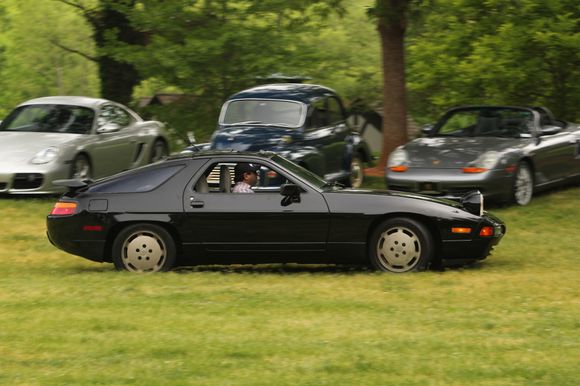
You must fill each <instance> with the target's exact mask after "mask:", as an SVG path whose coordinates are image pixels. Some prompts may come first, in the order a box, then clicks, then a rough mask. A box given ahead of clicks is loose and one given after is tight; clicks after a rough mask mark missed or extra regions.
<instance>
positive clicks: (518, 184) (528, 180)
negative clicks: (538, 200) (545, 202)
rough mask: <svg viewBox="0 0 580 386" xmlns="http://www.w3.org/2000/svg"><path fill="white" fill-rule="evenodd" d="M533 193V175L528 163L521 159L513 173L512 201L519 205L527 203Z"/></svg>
mask: <svg viewBox="0 0 580 386" xmlns="http://www.w3.org/2000/svg"><path fill="white" fill-rule="evenodd" d="M533 195H534V175H533V173H532V168H531V167H530V165H529V164H528V163H527V162H525V161H522V162H520V163H519V164H518V168H517V169H516V172H515V174H514V181H513V186H512V201H513V202H514V203H515V204H517V205H520V206H524V205H528V204H529V203H530V201H531V200H532V196H533Z"/></svg>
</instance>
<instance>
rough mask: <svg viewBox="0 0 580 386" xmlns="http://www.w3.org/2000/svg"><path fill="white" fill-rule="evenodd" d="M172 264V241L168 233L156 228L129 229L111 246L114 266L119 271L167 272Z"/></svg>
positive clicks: (131, 226) (142, 226) (173, 245)
mask: <svg viewBox="0 0 580 386" xmlns="http://www.w3.org/2000/svg"><path fill="white" fill-rule="evenodd" d="M175 260H176V249H175V241H174V240H173V237H171V234H169V232H167V231H166V230H165V229H164V228H162V227H160V226H158V225H154V224H134V225H130V226H128V227H126V228H124V229H123V230H122V231H121V232H120V233H119V235H118V236H117V238H116V239H115V242H114V243H113V263H115V267H116V268H117V269H119V270H127V271H131V272H160V271H169V270H170V269H171V268H173V266H174V265H175Z"/></svg>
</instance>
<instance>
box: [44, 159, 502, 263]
mask: <svg viewBox="0 0 580 386" xmlns="http://www.w3.org/2000/svg"><path fill="white" fill-rule="evenodd" d="M241 163H244V164H245V170H251V172H250V171H248V172H247V173H250V174H251V173H256V177H254V178H255V180H257V183H256V184H255V186H254V187H253V188H252V191H253V194H241V193H232V177H231V171H232V169H235V168H236V165H238V164H241ZM248 164H249V165H248ZM250 166H251V167H250ZM215 176H218V178H217V181H219V183H212V182H213V181H216V178H215ZM59 183H60V184H62V185H65V186H68V187H69V192H68V193H66V194H65V195H64V196H63V197H62V198H61V199H60V200H59V201H58V202H57V203H56V204H55V206H54V208H53V210H52V212H51V213H50V215H48V218H47V227H48V237H49V238H50V240H51V242H52V243H53V244H54V245H56V246H57V247H58V248H60V249H62V250H64V251H67V252H69V253H72V254H75V255H79V256H82V257H85V258H87V259H89V260H94V261H98V262H113V263H114V264H115V266H116V267H117V268H118V269H126V270H129V271H166V270H169V269H171V268H172V267H174V266H177V265H198V264H224V263H271V262H299V263H360V264H365V263H369V262H370V263H371V264H372V266H373V267H374V268H375V269H377V270H381V271H391V272H407V271H417V270H422V269H425V268H427V267H428V266H429V265H430V264H433V263H439V262H440V261H441V259H471V260H477V259H485V258H486V257H487V255H488V254H489V253H490V252H491V249H492V247H493V246H494V245H496V244H497V243H498V242H499V240H500V239H501V237H502V236H503V235H504V233H505V225H504V224H503V223H502V221H501V220H499V219H497V218H496V217H494V216H492V215H490V214H487V213H485V212H484V211H483V201H482V196H481V194H480V193H479V192H473V193H470V194H468V195H466V196H465V197H464V199H463V200H462V202H461V203H458V202H453V201H447V200H442V199H436V198H431V197H427V196H421V195H417V194H411V193H401V192H389V191H372V190H350V189H342V188H340V187H339V186H336V185H334V184H329V183H327V182H325V181H324V180H322V179H321V178H320V177H318V176H316V175H315V174H313V173H311V172H309V171H308V170H306V169H304V168H302V167H300V166H298V165H296V164H294V163H292V162H290V161H288V160H287V159H285V158H283V157H281V156H279V155H276V154H274V153H270V152H263V153H259V154H250V153H236V152H215V153H205V152H204V153H194V154H191V155H180V156H173V157H170V158H169V159H167V160H165V161H163V162H160V163H157V164H154V165H149V166H146V167H142V168H140V169H135V170H131V171H128V172H125V173H122V174H118V175H116V176H113V177H109V178H106V179H103V180H100V181H97V182H94V183H90V182H89V183H87V182H82V181H78V180H64V181H60V182H59Z"/></svg>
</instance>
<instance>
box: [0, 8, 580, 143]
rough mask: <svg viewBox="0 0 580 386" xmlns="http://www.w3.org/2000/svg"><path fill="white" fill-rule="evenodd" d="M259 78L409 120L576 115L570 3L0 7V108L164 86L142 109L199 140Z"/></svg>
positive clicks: (121, 97) (577, 83) (130, 99)
mask: <svg viewBox="0 0 580 386" xmlns="http://www.w3.org/2000/svg"><path fill="white" fill-rule="evenodd" d="M381 28H383V31H382V30H381ZM380 31H382V32H384V31H387V32H388V33H390V34H391V37H392V36H393V34H399V35H400V36H399V38H398V39H400V43H401V47H404V49H403V48H402V49H401V51H402V54H401V55H402V56H401V58H396V54H393V53H392V51H388V50H387V51H385V39H384V35H383V34H382V33H381V34H379V32H380ZM381 38H382V39H381ZM381 44H382V48H383V51H381ZM393 58H395V59H396V60H397V61H400V62H402V63H403V64H404V67H402V70H401V71H402V74H401V76H399V78H401V79H400V80H399V81H398V82H399V83H396V82H395V83H393V82H391V83H389V81H391V80H393V79H395V80H396V79H397V77H396V76H394V77H391V76H388V77H386V79H385V82H384V83H383V72H382V71H383V70H385V71H392V69H391V70H389V69H388V68H387V66H386V64H385V63H386V62H387V61H388V60H389V59H393ZM381 63H382V65H383V66H385V67H384V68H383V67H382V65H381ZM107 66H109V67H107ZM107 71H108V72H107ZM115 71H117V72H115ZM272 73H284V74H288V75H303V76H308V77H310V78H312V82H314V83H320V84H324V85H327V86H329V87H332V88H334V89H336V90H337V91H338V92H339V93H341V94H342V95H343V96H344V97H345V99H346V101H347V103H348V104H352V103H353V102H354V101H356V102H357V104H358V105H359V106H365V107H369V106H376V105H381V104H382V103H383V101H385V109H386V110H385V111H386V112H389V111H393V110H389V109H390V107H389V105H388V104H387V103H386V102H387V100H388V99H390V100H392V101H393V102H394V103H395V104H397V103H399V102H400V103H402V104H403V106H405V107H406V108H405V109H404V110H402V111H401V112H400V113H404V114H407V113H409V115H411V116H412V117H413V118H414V119H415V120H416V121H418V122H420V123H422V122H432V121H433V120H434V119H436V118H437V117H438V116H439V115H440V114H441V112H442V111H443V110H444V109H446V108H448V107H451V106H453V105H458V104H491V103H498V104H523V105H545V106H548V107H549V108H551V109H552V110H553V111H554V112H555V113H556V115H557V116H559V117H561V118H564V119H568V120H579V119H580V108H579V107H580V7H578V4H577V0H550V1H541V0H485V1H480V0H375V1H373V0H315V1H303V0H286V1H280V0H260V1H258V0H203V1H192V0H174V1H170V2H159V1H154V0H139V1H137V0H39V1H18V0H3V1H2V3H0V115H2V116H3V115H4V114H6V113H7V112H8V111H10V110H11V109H12V108H13V107H14V106H15V105H16V104H18V103H19V102H21V101H24V100H26V99H29V98H32V97H37V96H44V95H56V94H61V95H62V94H64V95H90V96H103V97H108V98H111V99H114V100H118V101H119V102H123V103H128V104H132V105H135V104H136V102H137V101H138V100H139V98H140V97H144V96H150V95H153V94H154V93H158V92H177V93H183V94H187V95H189V96H190V98H188V99H185V100H184V101H183V102H182V103H176V104H174V105H170V106H166V107H163V108H160V107H158V108H156V109H153V110H154V111H149V112H148V113H149V114H153V115H155V116H156V117H157V118H159V119H161V120H166V121H168V122H169V123H170V125H172V126H173V127H174V128H175V129H177V130H178V131H181V132H185V131H187V130H195V132H196V134H197V135H198V137H199V139H202V140H203V139H207V138H208V136H209V135H210V134H211V132H212V130H213V128H214V127H215V121H216V119H217V114H218V111H219V107H220V105H221V103H222V102H223V100H224V99H225V98H226V97H227V96H228V95H230V94H231V93H233V92H235V91H238V90H240V89H242V88H244V87H248V86H252V85H255V84H256V83H257V82H259V81H257V80H256V77H259V76H265V75H269V74H272ZM391 78H392V79H391ZM401 81H402V85H403V91H402V93H400V92H399V93H397V92H395V91H396V88H397V87H398V86H397V84H401ZM405 82H406V83H405ZM405 84H406V88H405V87H404V86H405ZM405 91H406V95H405ZM405 100H406V101H407V104H406V105H405ZM392 114H394V113H392ZM399 115H400V114H399ZM387 118H389V116H388V114H387ZM392 120H393V121H397V120H396V119H395V117H394V116H392ZM398 124H399V125H400V122H399V123H398ZM387 139H388V138H387ZM392 142H393V145H396V144H397V141H396V140H393V141H392Z"/></svg>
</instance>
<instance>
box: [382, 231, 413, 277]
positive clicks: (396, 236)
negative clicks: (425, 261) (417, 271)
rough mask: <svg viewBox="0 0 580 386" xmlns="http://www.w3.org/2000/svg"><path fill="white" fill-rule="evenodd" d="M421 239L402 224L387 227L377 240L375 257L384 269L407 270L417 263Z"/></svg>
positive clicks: (393, 270) (392, 270)
mask: <svg viewBox="0 0 580 386" xmlns="http://www.w3.org/2000/svg"><path fill="white" fill-rule="evenodd" d="M420 257H421V241H420V240H419V237H418V236H417V235H416V234H415V232H413V231H412V230H410V229H409V228H405V227H402V226H394V227H391V228H389V229H387V230H386V231H385V232H383V233H382V234H381V235H380V236H379V240H378V242H377V259H378V262H379V264H381V265H382V266H383V267H384V268H385V269H386V270H388V271H391V272H407V271H410V270H412V269H413V268H415V266H417V264H419V261H420Z"/></svg>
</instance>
